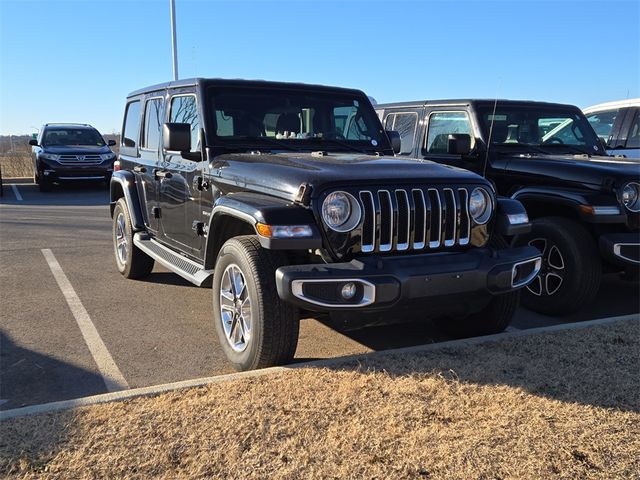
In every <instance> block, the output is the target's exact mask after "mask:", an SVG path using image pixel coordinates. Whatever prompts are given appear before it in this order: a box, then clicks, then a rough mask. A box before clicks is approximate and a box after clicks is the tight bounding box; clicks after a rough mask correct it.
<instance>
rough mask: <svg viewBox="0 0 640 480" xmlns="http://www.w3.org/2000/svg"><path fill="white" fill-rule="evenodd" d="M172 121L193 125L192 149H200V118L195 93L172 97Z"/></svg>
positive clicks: (170, 119) (193, 150)
mask: <svg viewBox="0 0 640 480" xmlns="http://www.w3.org/2000/svg"><path fill="white" fill-rule="evenodd" d="M169 121H170V122H171V123H188V124H190V125H191V151H192V152H195V151H198V150H199V149H200V145H198V137H199V136H198V132H199V131H200V118H199V117H198V107H197V104H196V97H195V96H194V95H178V96H175V97H173V98H171V116H170V118H169Z"/></svg>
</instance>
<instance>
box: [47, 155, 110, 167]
mask: <svg viewBox="0 0 640 480" xmlns="http://www.w3.org/2000/svg"><path fill="white" fill-rule="evenodd" d="M58 162H60V163H62V164H63V165H70V164H73V165H78V164H84V165H97V164H99V163H102V158H100V155H60V158H59V159H58Z"/></svg>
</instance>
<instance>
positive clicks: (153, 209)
mask: <svg viewBox="0 0 640 480" xmlns="http://www.w3.org/2000/svg"><path fill="white" fill-rule="evenodd" d="M151 214H152V215H153V218H160V207H151Z"/></svg>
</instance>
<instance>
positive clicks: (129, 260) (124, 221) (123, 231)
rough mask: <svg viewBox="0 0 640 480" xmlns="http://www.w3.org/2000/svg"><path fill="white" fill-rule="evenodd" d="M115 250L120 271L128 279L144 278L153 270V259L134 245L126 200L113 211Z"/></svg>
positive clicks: (120, 201) (122, 199) (120, 202)
mask: <svg viewBox="0 0 640 480" xmlns="http://www.w3.org/2000/svg"><path fill="white" fill-rule="evenodd" d="M112 231H113V250H114V253H115V256H116V266H117V267H118V271H119V272H120V273H121V274H122V275H123V276H125V277H126V278H144V277H146V276H148V275H149V274H150V273H151V270H153V263H154V261H153V258H151V257H150V256H149V255H147V254H146V253H144V252H143V251H142V250H140V249H139V248H138V247H136V246H135V245H134V244H133V230H132V228H131V218H130V217H129V210H128V209H127V203H126V201H125V200H124V198H121V199H120V200H118V202H117V203H116V207H115V208H114V210H113V230H112Z"/></svg>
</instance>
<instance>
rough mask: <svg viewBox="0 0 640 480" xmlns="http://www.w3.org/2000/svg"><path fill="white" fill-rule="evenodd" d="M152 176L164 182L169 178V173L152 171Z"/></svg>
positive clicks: (167, 171) (166, 171)
mask: <svg viewBox="0 0 640 480" xmlns="http://www.w3.org/2000/svg"><path fill="white" fill-rule="evenodd" d="M153 175H154V176H155V177H156V178H159V179H160V180H164V179H165V178H171V177H172V176H173V175H171V172H170V171H169V170H154V171H153Z"/></svg>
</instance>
